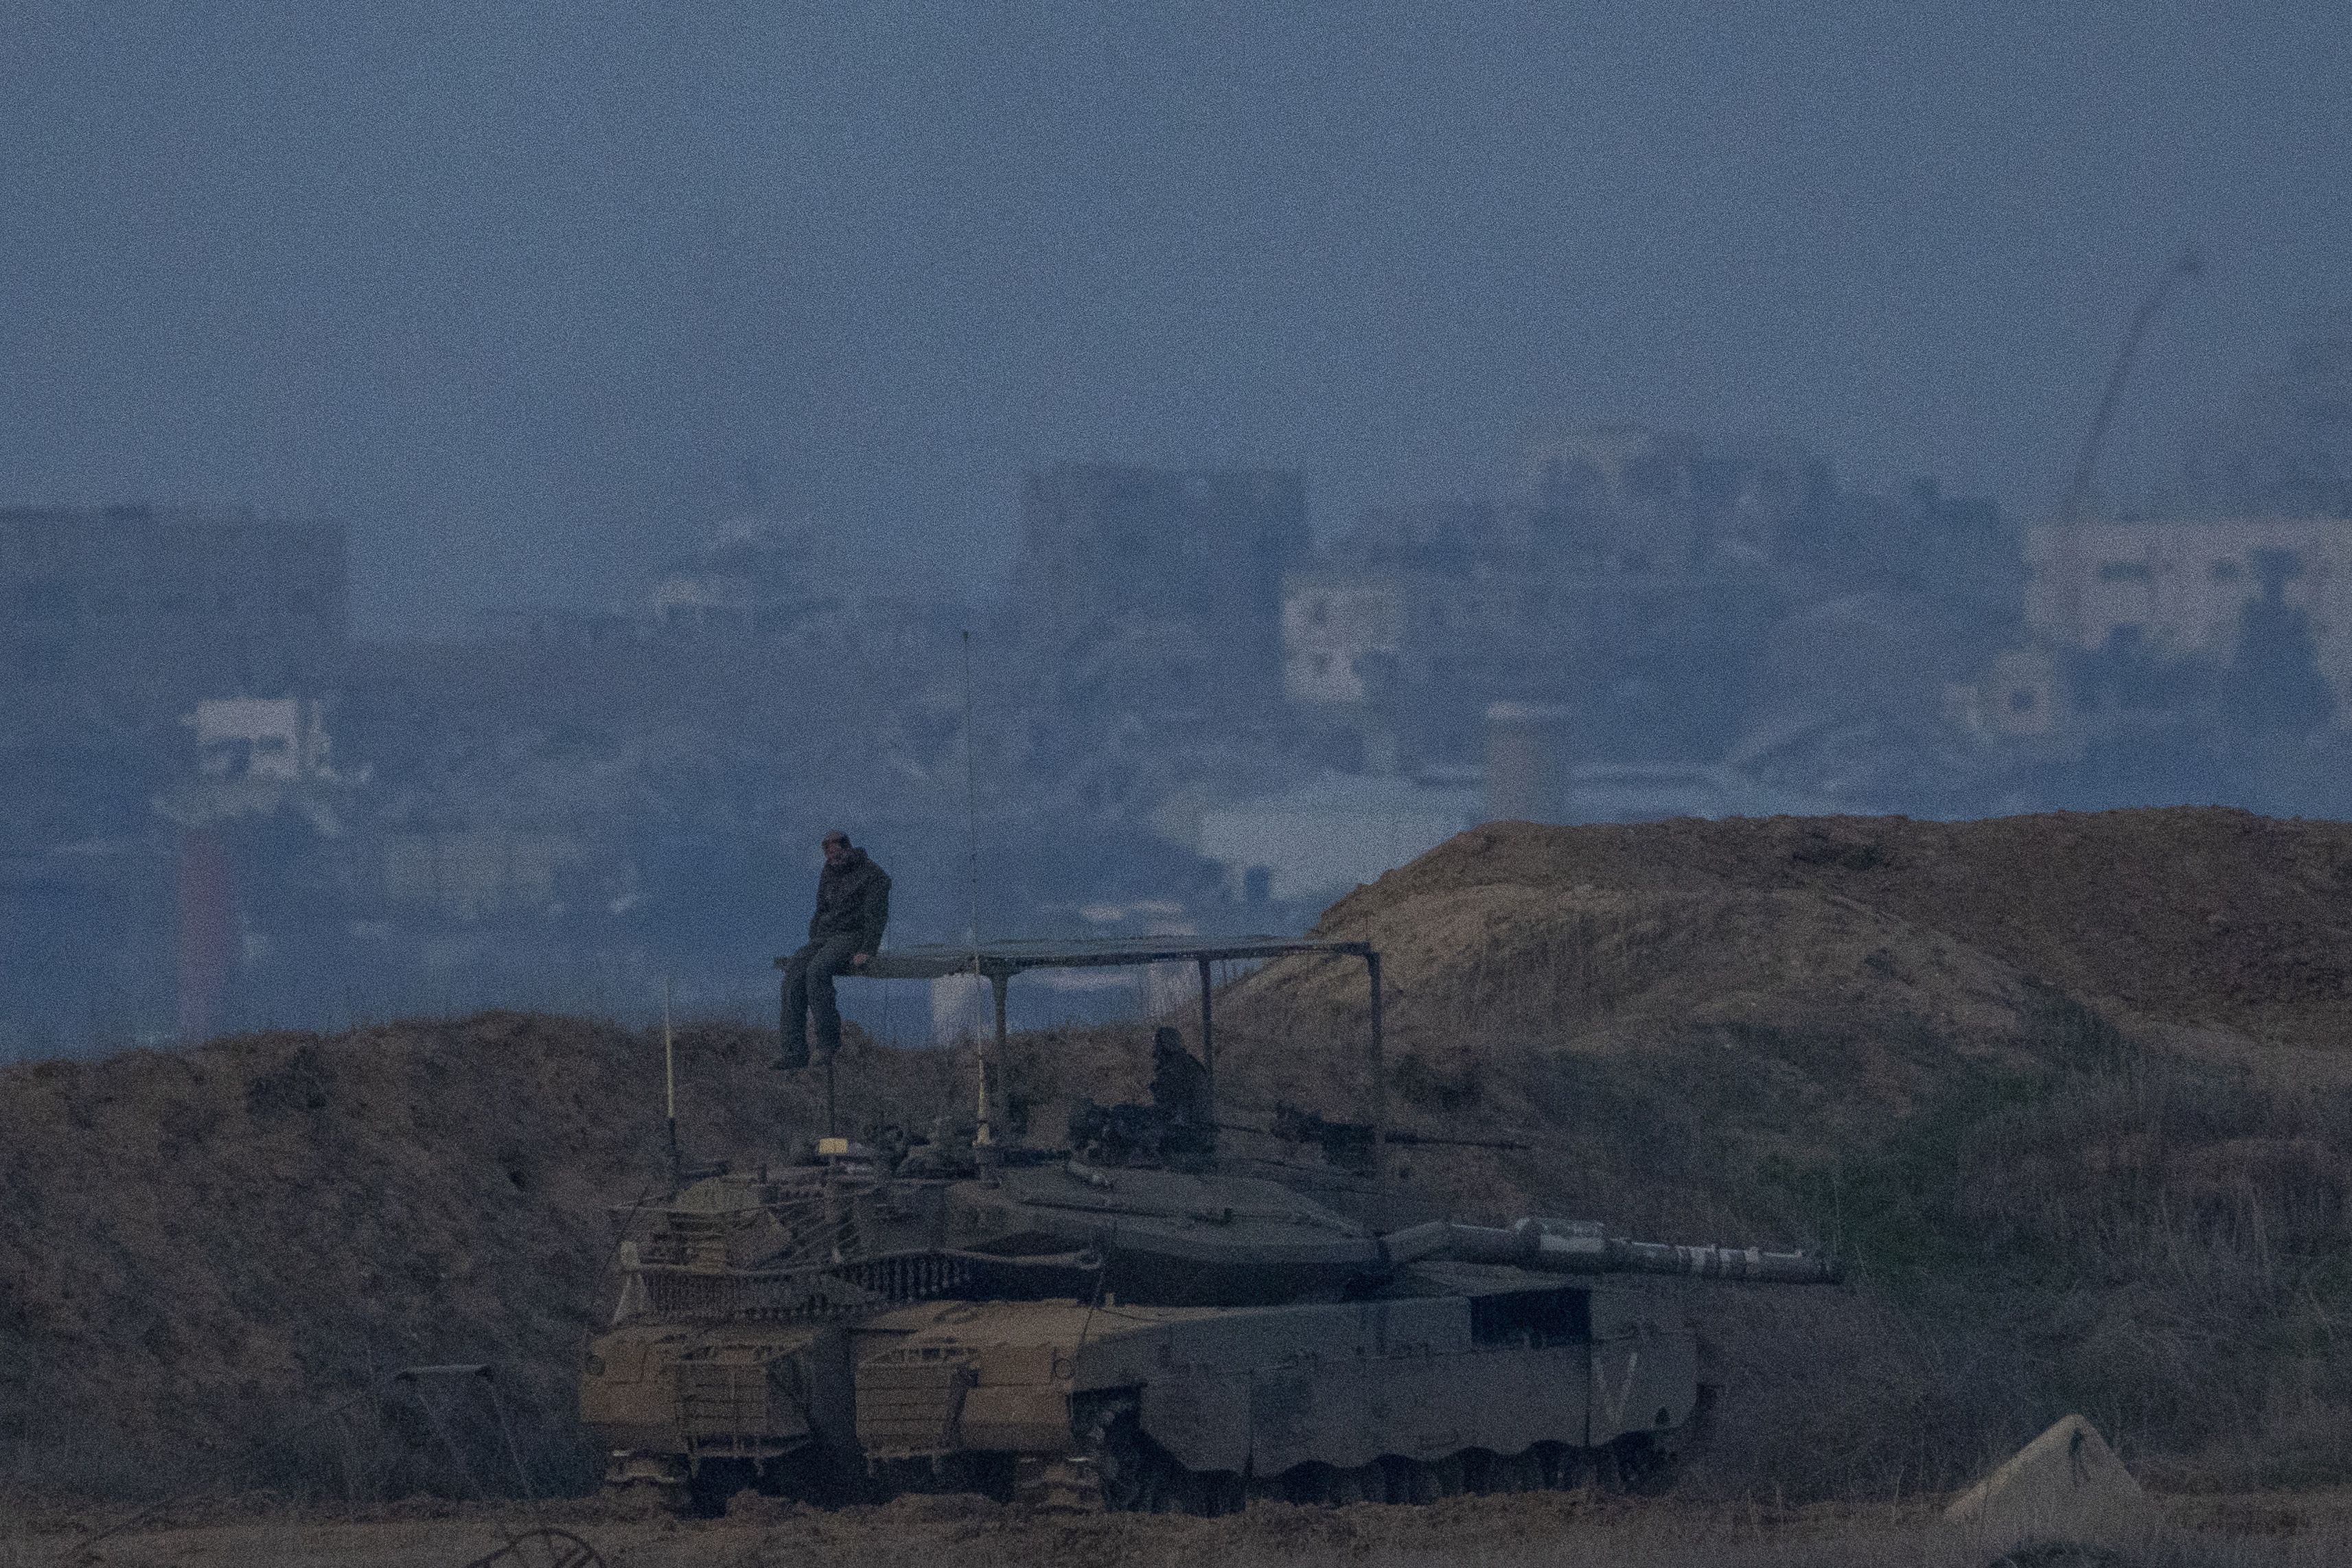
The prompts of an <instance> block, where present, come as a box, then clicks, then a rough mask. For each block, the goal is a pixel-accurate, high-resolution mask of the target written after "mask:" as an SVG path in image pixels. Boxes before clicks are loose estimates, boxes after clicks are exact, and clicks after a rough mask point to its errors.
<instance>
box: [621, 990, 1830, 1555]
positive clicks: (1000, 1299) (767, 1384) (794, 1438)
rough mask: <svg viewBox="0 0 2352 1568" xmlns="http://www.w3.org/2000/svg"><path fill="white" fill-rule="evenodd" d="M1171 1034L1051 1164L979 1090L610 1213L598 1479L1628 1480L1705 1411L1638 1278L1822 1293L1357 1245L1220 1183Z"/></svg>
mask: <svg viewBox="0 0 2352 1568" xmlns="http://www.w3.org/2000/svg"><path fill="white" fill-rule="evenodd" d="M1204 1017H1205V1015H1204ZM1203 1033H1204V1034H1205V1033H1206V1030H1205V1029H1204V1030H1203ZM1172 1036H1173V1031H1171V1030H1163V1031H1161V1034H1160V1064H1159V1071H1157V1072H1156V1073H1155V1082H1154V1089H1155V1095H1154V1103H1152V1104H1150V1105H1135V1106H1118V1107H1107V1108H1106V1107H1092V1106H1088V1105H1087V1104H1085V1103H1084V1102H1080V1103H1079V1105H1078V1106H1077V1107H1076V1109H1075V1110H1074V1111H1073V1114H1072V1116H1071V1119H1070V1121H1071V1125H1072V1129H1073V1131H1074V1133H1084V1134H1087V1136H1084V1137H1083V1138H1081V1139H1079V1140H1077V1141H1076V1146H1075V1147H1073V1148H1070V1149H1063V1150H1034V1149H1024V1148H1019V1147H1005V1146H1003V1145H1001V1144H998V1143H996V1142H992V1138H991V1130H990V1122H989V1119H988V1117H987V1115H986V1110H987V1088H986V1077H985V1070H984V1069H983V1076H982V1089H981V1091H980V1099H979V1108H980V1110H981V1115H980V1116H979V1117H978V1118H977V1119H976V1121H975V1124H974V1125H973V1126H972V1128H971V1131H970V1132H969V1134H968V1135H966V1136H953V1135H950V1134H949V1133H948V1132H947V1131H945V1130H944V1129H942V1130H941V1131H940V1134H939V1135H937V1136H935V1137H934V1138H933V1140H932V1141H931V1142H929V1144H927V1145H925V1146H922V1147H919V1148H917V1149H915V1150H913V1151H912V1152H900V1151H898V1150H896V1149H889V1148H885V1149H882V1150H878V1151H877V1150H874V1149H868V1148H866V1147H864V1146H862V1145H860V1144H857V1143H854V1142H850V1141H849V1140H847V1139H844V1138H828V1139H824V1140H820V1141H818V1142H816V1143H815V1144H814V1148H813V1150H812V1151H811V1152H808V1153H807V1154H805V1155H803V1157H802V1158H801V1159H800V1160H798V1161H796V1162H795V1163H782V1162H779V1163H774V1164H770V1165H765V1166H761V1165H739V1166H730V1167H729V1168H727V1169H725V1170H723V1171H720V1172H718V1173H711V1174H707V1175H703V1176H700V1177H699V1178H698V1179H695V1180H692V1181H689V1182H687V1183H685V1184H682V1185H681V1186H680V1187H679V1188H678V1190H677V1191H676V1192H674V1193H673V1194H670V1195H669V1196H668V1198H667V1200H665V1201H664V1202H662V1203H660V1204H659V1205H651V1206H641V1207H638V1208H636V1209H634V1210H632V1211H631V1212H630V1214H629V1215H628V1219H627V1225H626V1227H625V1238H624V1239H623V1241H622V1242H621V1244H620V1246H619V1247H618V1248H617V1257H618V1260H619V1272H620V1277H621V1279H620V1292H619V1300H618V1304H617V1306H616V1309H615V1310H614V1320H613V1322H612V1325H611V1327H610V1328H609V1329H608V1330H607V1331H604V1332H603V1333H601V1334H599V1335H596V1336H595V1337H593V1339H592V1340H591V1341H590V1342H588V1344H587V1345H586V1347H585V1351H584V1354H583V1363H582V1369H581V1417H582V1420H583V1424H584V1425H585V1426H587V1428H588V1429H589V1431H590V1432H591V1433H592V1434H593V1436H594V1437H595V1438H596V1440H597V1441H598V1442H599V1443H600V1444H602V1445H603V1446H604V1447H605V1448H606V1449H607V1450H608V1451H609V1453H610V1456H611V1458H610V1466H609V1468H608V1472H607V1482H608V1485H609V1486H610V1487H611V1488H613V1489H648V1490H651V1491H652V1492H654V1493H655V1494H656V1495H657V1496H659V1497H660V1498H661V1499H662V1500H665V1501H667V1502H669V1503H671V1504H673V1505H677V1506H681V1507H693V1508H696V1509H698V1510H705V1511H708V1510H715V1509H717V1508H718V1507H719V1506H721V1505H723V1502H724V1500H725V1499H726V1498H728V1497H730V1496H731V1495H732V1494H733V1493H734V1492H736V1491H738V1490H740V1489H744V1488H756V1489H760V1490H762V1491H767V1492H771V1493H776V1494H781V1495H786V1496H792V1497H796V1498H800V1499H803V1500H810V1501H815V1502H824V1503H838V1502H849V1501H857V1500H879V1499H881V1498H885V1497H888V1496H891V1495H895V1494H898V1493H901V1492H908V1491H935V1490H975V1491H980V1492H983V1493H986V1494H989V1495H991V1496H994V1497H997V1498H999V1499H1002V1500H1025V1501H1028V1502H1031V1503H1034V1504H1039V1505H1045V1506H1055V1507H1062V1508H1070V1509H1077V1510H1097V1509H1109V1510H1154V1511H1159V1510H1181V1511H1188V1512H1194V1513H1203V1514H1215V1513H1221V1512H1225V1511H1229V1510H1235V1509H1239V1508H1241V1507H1243V1506H1244V1504H1245V1503H1246V1502H1247V1501H1248V1500H1252V1499H1255V1498H1261V1497H1265V1498H1280V1499H1285V1500H1290V1501H1293V1502H1327V1503H1342V1502H1352V1501H1391V1502H1418V1501H1426V1500H1433V1499H1435V1498H1440V1497H1445V1496H1450V1495H1454V1494H1458V1493H1462V1492H1465V1491H1469V1492H1478V1491H1491V1490H1526V1489H1538V1488H1547V1487H1573V1486H1579V1485H1583V1484H1586V1483H1587V1482H1589V1481H1590V1482H1598V1483H1599V1484H1601V1485H1604V1486H1609V1487H1625V1488H1637V1489H1643V1488H1650V1487H1654V1486H1655V1485H1657V1484H1659V1483H1660V1482H1662V1481H1663V1479H1664V1477H1665V1476H1666V1474H1667V1473H1668V1471H1669V1469H1670V1467H1671V1465H1672V1463H1673V1460H1674V1458H1675V1453H1676V1451H1677V1449H1678V1448H1679V1447H1680V1446H1681V1445H1682V1444H1683V1442H1684V1441H1685V1437H1686V1436H1687V1435H1688V1433H1689V1431H1690V1429H1691V1426H1692V1422H1693V1418H1694V1416H1695V1415H1696V1414H1697V1412H1698V1411H1699V1409H1700V1407H1701V1403H1702V1391H1701V1389H1700V1385H1699V1382H1698V1374H1697V1357H1696V1339H1695V1336H1694V1333H1693V1331H1692V1328H1691V1325H1690V1323H1689V1322H1688V1321H1687V1320H1686V1318H1685V1315H1684V1313H1683V1310H1682V1309H1681V1306H1680V1304H1679V1293H1677V1292H1675V1291H1672V1290H1667V1289H1657V1288H1655V1284H1654V1280H1653V1279H1645V1278H1644V1277H1656V1276H1675V1277H1680V1278H1683V1279H1722V1280H1746V1281H1756V1282H1769V1283H1814V1282H1826V1281H1829V1280H1832V1279H1835V1278H1836V1270H1835V1268H1834V1267H1833V1266H1832V1264H1831V1263H1830V1262H1829V1261H1828V1260H1827V1259H1824V1258H1821V1257H1819V1256H1817V1255H1813V1254H1809V1253H1802V1252H1793V1251H1792V1252H1770V1251H1759V1250H1756V1249H1737V1248H1726V1247H1711V1246H1689V1245H1682V1244H1675V1243H1661V1242H1647V1241H1637V1240H1633V1239H1629V1238H1626V1237H1621V1236H1617V1235H1613V1234H1612V1233H1611V1231H1610V1229H1609V1227H1607V1226H1604V1225H1601V1224H1599V1223H1596V1222H1592V1221H1588V1220H1570V1219H1555V1218H1545V1217H1536V1216H1530V1217H1528V1218H1524V1219H1521V1220H1519V1221H1517V1223H1516V1224H1513V1225H1510V1226H1473V1225H1465V1224H1461V1223H1458V1222H1456V1221H1454V1220H1451V1219H1444V1218H1438V1219H1428V1220H1423V1221H1422V1222H1420V1223H1417V1224H1412V1225H1406V1226H1396V1227H1391V1228H1385V1229H1384V1228H1382V1227H1381V1226H1380V1225H1378V1224H1377V1223H1376V1222H1374V1221H1368V1220H1367V1219H1364V1218H1359V1217H1352V1216H1350V1215H1347V1214H1343V1213H1341V1212H1339V1209H1338V1208H1337V1207H1336V1206H1333V1205H1328V1204H1327V1203H1325V1202H1322V1201H1318V1198H1317V1197H1314V1196H1309V1195H1307V1193H1305V1192H1302V1191H1299V1190H1297V1189H1296V1188H1295V1187H1293V1186H1292V1185H1289V1184H1285V1183H1283V1182H1280V1181H1276V1180H1273V1179H1269V1176H1268V1175H1266V1174H1260V1173H1251V1172H1250V1171H1248V1170H1246V1169H1242V1168H1237V1167H1236V1166H1235V1165H1234V1163H1230V1162H1220V1161H1219V1160H1218V1159H1217V1158H1216V1157H1215V1131H1216V1129H1215V1126H1214V1122H1213V1117H1214V1114H1215V1111H1214V1100H1213V1094H1211V1093H1209V1092H1208V1091H1207V1089H1206V1085H1205V1076H1206V1075H1205V1068H1202V1067H1201V1065H1200V1064H1199V1063H1197V1062H1195V1061H1193V1058H1191V1057H1190V1056H1189V1054H1188V1053H1184V1052H1183V1051H1182V1050H1181V1045H1179V1046H1177V1047H1175V1054H1176V1055H1180V1056H1182V1057H1183V1059H1184V1061H1185V1062H1186V1063H1188V1064H1191V1065H1190V1067H1189V1068H1183V1067H1178V1066H1177V1065H1176V1064H1175V1062H1174V1061H1173V1058H1171V1055H1170V1043H1171V1037H1172ZM1171 1069H1172V1070H1171ZM1324 1125H1326V1126H1329V1125H1334V1124H1328V1123H1327V1124H1324ZM1377 1146H1378V1143H1377V1137H1376V1136H1375V1138H1374V1139H1373V1140H1372V1147H1374V1148H1375V1149H1376V1148H1377ZM1359 1185H1360V1184H1359Z"/></svg>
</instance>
